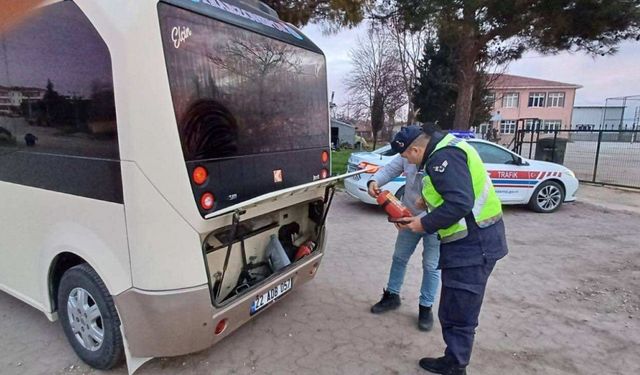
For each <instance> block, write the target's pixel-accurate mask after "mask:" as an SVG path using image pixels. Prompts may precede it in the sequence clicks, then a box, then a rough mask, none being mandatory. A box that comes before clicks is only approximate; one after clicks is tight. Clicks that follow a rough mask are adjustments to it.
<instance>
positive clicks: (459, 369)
mask: <svg viewBox="0 0 640 375" xmlns="http://www.w3.org/2000/svg"><path fill="white" fill-rule="evenodd" d="M420 367H422V368H423V369H425V370H427V371H429V372H432V373H434V374H443V375H467V368H466V367H463V366H460V365H458V364H457V363H455V361H454V360H453V359H451V358H448V357H440V358H428V357H427V358H422V359H421V360H420Z"/></svg>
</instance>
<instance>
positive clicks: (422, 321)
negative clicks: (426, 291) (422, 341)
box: [418, 305, 433, 332]
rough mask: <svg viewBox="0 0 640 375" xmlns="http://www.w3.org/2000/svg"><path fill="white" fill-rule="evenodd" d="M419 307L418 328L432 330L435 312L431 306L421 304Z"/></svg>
mask: <svg viewBox="0 0 640 375" xmlns="http://www.w3.org/2000/svg"><path fill="white" fill-rule="evenodd" d="M419 308H420V311H419V313H418V328H419V329H420V330H421V331H425V332H427V331H431V328H433V312H431V307H427V306H422V305H419Z"/></svg>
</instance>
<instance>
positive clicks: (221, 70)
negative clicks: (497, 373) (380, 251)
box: [0, 0, 348, 372]
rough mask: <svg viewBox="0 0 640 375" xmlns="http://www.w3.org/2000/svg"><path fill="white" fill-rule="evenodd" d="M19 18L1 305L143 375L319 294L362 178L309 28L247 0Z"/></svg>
mask: <svg viewBox="0 0 640 375" xmlns="http://www.w3.org/2000/svg"><path fill="white" fill-rule="evenodd" d="M1 7H2V13H3V14H2V15H0V21H1V23H0V254H1V255H2V258H3V260H2V262H0V290H2V291H3V292H6V293H8V294H10V295H12V296H15V297H16V298H19V299H20V300H22V301H24V302H26V303H28V304H29V305H31V306H33V307H34V308H36V309H38V310H41V311H42V312H43V313H44V314H45V315H46V316H47V317H48V318H49V319H50V320H51V321H55V320H59V321H60V323H61V326H62V329H63V331H64V333H65V335H66V336H67V338H68V340H69V343H70V345H71V346H72V347H73V349H74V350H75V352H76V353H77V355H78V356H79V357H80V358H81V359H82V360H83V361H85V362H86V363H87V364H89V365H90V366H92V367H94V368H98V369H109V368H112V367H114V366H116V365H118V364H119V363H121V361H122V360H123V359H125V358H126V361H127V365H128V368H129V371H130V372H133V371H135V370H136V369H137V368H138V367H139V366H141V365H142V364H143V363H145V362H146V361H147V360H149V359H151V358H153V357H160V356H177V355H183V354H186V353H191V352H195V351H199V350H202V349H205V348H207V347H209V346H211V345H213V344H215V343H217V342H218V341H220V340H222V339H223V338H224V337H226V336H228V335H229V334H231V333H232V332H233V331H235V330H236V329H238V327H240V326H242V325H243V324H245V323H247V322H248V321H249V320H251V319H254V318H256V317H257V316H259V315H260V314H261V313H262V312H264V311H265V310H266V309H268V308H269V307H270V306H272V305H273V304H274V303H277V302H279V301H280V300H281V299H282V297H284V296H288V295H291V294H292V292H294V293H295V289H296V288H297V287H299V286H300V285H301V284H303V283H305V282H307V281H309V280H311V279H313V277H314V276H315V274H316V272H317V270H318V267H319V265H320V262H321V260H322V257H323V254H324V251H325V244H326V239H327V232H326V228H325V223H326V219H327V213H328V209H329V206H330V204H331V199H332V197H333V192H334V190H335V184H336V182H337V181H338V180H339V179H341V178H344V177H346V176H348V175H344V176H336V177H331V176H330V170H331V168H330V163H331V160H330V147H329V139H330V134H329V112H328V99H327V73H326V62H325V57H324V55H323V53H322V51H321V50H320V49H319V48H318V47H317V46H316V45H315V44H314V43H313V42H312V41H310V40H309V39H308V38H307V37H306V36H305V35H304V34H303V33H302V32H301V31H300V30H298V29H297V28H295V27H294V26H292V25H290V24H288V23H286V22H284V21H282V20H280V19H279V18H278V15H277V14H276V13H275V12H274V11H273V10H272V9H270V8H269V7H267V6H266V5H264V4H262V3H260V2H258V1H249V0H242V1H241V0H236V1H234V0H224V1H223V0H136V1H131V0H108V1H107V0H101V1H97V0H74V1H59V0H58V1H51V0H48V1H45V0H39V1H36V0H21V1H13V0H6V1H2V2H1ZM274 246H276V248H277V249H278V250H277V251H276V250H273V249H274ZM302 250H305V251H302ZM283 251H284V254H285V255H286V258H283V257H282V256H281V258H280V259H277V257H275V259H277V260H278V261H277V262H276V261H274V258H273V257H272V255H273V254H280V255H282V253H283ZM301 251H302V252H301ZM276 263H277V264H278V265H277V266H276Z"/></svg>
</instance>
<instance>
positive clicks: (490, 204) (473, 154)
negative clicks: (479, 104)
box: [422, 134, 502, 243]
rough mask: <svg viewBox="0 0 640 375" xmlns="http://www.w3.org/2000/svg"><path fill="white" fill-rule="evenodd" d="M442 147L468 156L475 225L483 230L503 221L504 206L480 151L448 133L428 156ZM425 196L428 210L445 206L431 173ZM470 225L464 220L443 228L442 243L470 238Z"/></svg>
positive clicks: (441, 232) (426, 177) (425, 184)
mask: <svg viewBox="0 0 640 375" xmlns="http://www.w3.org/2000/svg"><path fill="white" fill-rule="evenodd" d="M443 147H458V148H459V149H461V150H462V151H464V153H465V154H466V156H467V165H468V167H469V172H470V174H471V182H472V184H473V194H474V204H473V210H472V212H473V216H474V218H475V221H476V224H478V226H479V227H480V228H486V227H489V226H491V225H493V224H494V223H496V222H497V221H499V220H500V218H502V204H501V203H500V199H499V198H498V195H497V194H496V192H495V189H494V188H493V184H492V183H491V178H489V174H488V173H487V170H486V168H485V167H484V164H483V163H482V159H480V155H478V152H477V151H476V150H475V149H474V148H473V147H472V146H471V145H469V144H468V143H467V142H465V141H463V140H462V139H459V138H456V137H454V136H453V135H451V134H447V135H446V136H445V137H444V138H443V139H442V140H440V142H438V144H437V145H436V147H435V148H434V150H433V151H432V152H431V154H430V155H429V157H431V155H433V153H434V152H436V151H438V150H440V149H442V148H443ZM422 197H423V198H424V201H425V202H426V204H427V207H428V208H429V211H433V210H434V209H436V208H437V207H439V206H440V205H442V204H443V203H444V199H442V196H441V195H440V193H438V191H437V190H436V188H435V187H434V186H433V183H432V181H431V177H429V175H428V174H426V175H425V177H424V180H423V188H422ZM467 233H468V232H467V223H466V221H465V219H464V218H462V219H460V220H459V221H458V222H457V223H455V224H453V225H452V226H450V227H448V228H444V229H439V230H438V234H439V235H440V241H441V242H442V243H447V242H453V241H456V240H459V239H461V238H464V237H466V236H467Z"/></svg>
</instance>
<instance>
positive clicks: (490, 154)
mask: <svg viewBox="0 0 640 375" xmlns="http://www.w3.org/2000/svg"><path fill="white" fill-rule="evenodd" d="M469 144H470V145H472V146H473V147H474V148H475V149H476V150H477V151H478V154H480V158H481V159H482V161H483V162H484V165H485V167H486V168H487V171H488V172H489V174H490V176H491V181H492V182H493V186H494V187H495V189H496V193H497V194H498V197H500V200H501V201H502V202H503V203H522V202H525V201H526V200H528V197H529V196H530V195H531V191H530V189H532V188H534V187H535V184H536V183H537V180H536V179H535V176H534V178H533V179H532V178H530V177H531V176H530V171H529V169H530V167H529V166H528V164H526V163H522V159H521V158H520V157H518V155H516V154H514V153H512V152H510V151H508V150H506V149H504V148H502V147H499V146H497V145H493V144H490V143H486V142H473V141H469Z"/></svg>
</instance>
